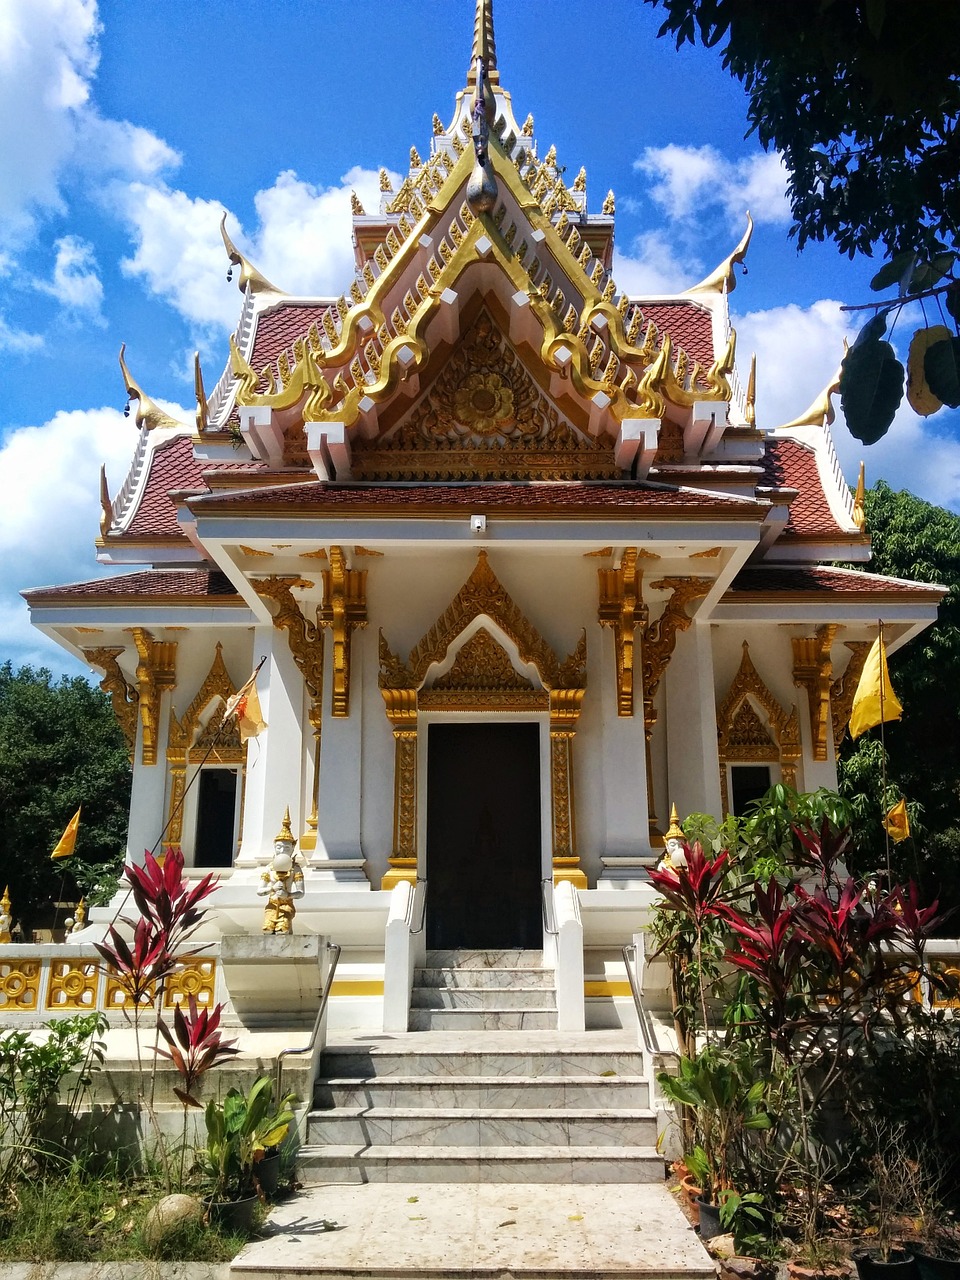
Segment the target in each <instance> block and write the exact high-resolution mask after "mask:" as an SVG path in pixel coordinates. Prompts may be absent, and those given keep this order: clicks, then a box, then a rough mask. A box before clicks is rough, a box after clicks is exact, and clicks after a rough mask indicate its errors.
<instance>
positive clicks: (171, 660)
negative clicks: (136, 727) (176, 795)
mask: <svg viewBox="0 0 960 1280" xmlns="http://www.w3.org/2000/svg"><path fill="white" fill-rule="evenodd" d="M132 634H133V642H134V644H135V645H136V646H137V654H138V656H139V659H140V660H139V662H138V663H137V688H138V689H139V693H140V696H139V699H138V702H137V707H138V710H139V712H140V724H141V727H142V730H143V733H142V738H141V747H140V758H141V762H142V763H143V764H145V765H155V764H156V763H157V738H158V736H159V727H160V699H161V698H162V697H163V695H164V693H166V692H168V691H169V690H171V689H175V688H176V685H177V642H176V640H154V638H153V636H152V635H151V634H150V632H149V631H147V630H146V629H145V628H144V627H134V628H133V629H132Z"/></svg>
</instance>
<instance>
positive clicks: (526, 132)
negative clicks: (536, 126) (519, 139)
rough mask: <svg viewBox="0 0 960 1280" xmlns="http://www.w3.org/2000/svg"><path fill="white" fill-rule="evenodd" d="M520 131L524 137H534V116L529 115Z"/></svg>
mask: <svg viewBox="0 0 960 1280" xmlns="http://www.w3.org/2000/svg"><path fill="white" fill-rule="evenodd" d="M520 133H521V134H522V136H523V137H524V138H532V137H533V116H532V115H528V116H527V118H526V120H524V122H523V128H522V129H521V130H520Z"/></svg>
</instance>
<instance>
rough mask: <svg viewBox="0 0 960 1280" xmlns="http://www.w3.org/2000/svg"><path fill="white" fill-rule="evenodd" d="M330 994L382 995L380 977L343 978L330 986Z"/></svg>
mask: <svg viewBox="0 0 960 1280" xmlns="http://www.w3.org/2000/svg"><path fill="white" fill-rule="evenodd" d="M330 994H331V995H332V996H382V995H383V979H382V978H343V979H341V980H339V981H335V982H334V984H333V986H332V987H331V988H330Z"/></svg>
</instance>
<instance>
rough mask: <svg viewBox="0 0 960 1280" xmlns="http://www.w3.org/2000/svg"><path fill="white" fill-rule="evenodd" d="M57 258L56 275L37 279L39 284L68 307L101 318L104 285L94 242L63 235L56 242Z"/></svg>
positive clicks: (54, 271) (44, 291) (37, 285)
mask: <svg viewBox="0 0 960 1280" xmlns="http://www.w3.org/2000/svg"><path fill="white" fill-rule="evenodd" d="M54 248H55V249H56V251H57V259H56V262H55V264H54V268H53V279H52V280H51V281H50V282H49V283H47V282H46V281H37V282H36V287H37V288H38V289H40V290H41V291H42V292H43V293H49V294H50V295H51V296H52V297H54V298H56V299H57V301H58V302H59V303H60V305H61V306H62V307H63V308H64V309H65V310H67V311H72V312H84V313H86V316H85V318H86V319H88V320H89V319H99V317H100V304H101V303H102V302H103V285H102V284H101V282H100V276H99V274H98V271H97V261H96V258H95V257H94V255H93V245H92V244H88V243H87V241H85V240H81V239H80V238H79V237H78V236H63V237H61V239H59V240H57V241H56V242H55V243H54Z"/></svg>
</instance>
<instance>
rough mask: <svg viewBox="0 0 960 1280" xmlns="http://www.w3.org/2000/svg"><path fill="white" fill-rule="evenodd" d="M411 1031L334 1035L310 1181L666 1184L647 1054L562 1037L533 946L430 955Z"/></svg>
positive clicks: (313, 1117) (310, 1131)
mask: <svg viewBox="0 0 960 1280" xmlns="http://www.w3.org/2000/svg"><path fill="white" fill-rule="evenodd" d="M427 961H428V963H427V965H426V966H425V967H424V968H423V969H421V970H418V971H417V976H416V979H415V984H416V985H415V998H416V1003H415V1005H414V1008H413V1009H412V1010H411V1026H412V1028H423V1029H422V1030H414V1029H411V1030H410V1031H409V1032H407V1033H406V1034H393V1035H386V1034H384V1035H383V1036H371V1037H369V1038H368V1040H367V1042H366V1043H364V1041H363V1038H362V1037H356V1038H354V1039H353V1040H352V1041H351V1042H349V1043H343V1044H336V1045H328V1046H327V1049H326V1051H325V1053H324V1056H323V1059H322V1061H321V1078H320V1079H319V1080H318V1081H317V1086H316V1091H315V1094H314V1109H313V1110H312V1111H311V1112H310V1115H309V1117H308V1121H307V1135H306V1136H307V1141H306V1144H305V1145H304V1147H303V1148H301V1152H300V1176H301V1178H302V1180H303V1181H304V1183H307V1184H310V1183H324V1182H340V1183H349V1182H355V1183H366V1182H407V1183H430V1182H451V1183H484V1182H502V1183H520V1182H523V1183H553V1184H570V1185H572V1184H587V1183H607V1184H611V1183H641V1182H662V1181H663V1177H664V1162H663V1158H662V1156H660V1155H658V1153H657V1151H656V1140H657V1134H656V1120H655V1116H654V1112H653V1111H652V1110H651V1098H650V1080H649V1071H648V1064H647V1063H646V1062H645V1059H644V1055H643V1053H642V1052H641V1050H640V1049H639V1048H636V1047H635V1046H634V1044H633V1043H631V1040H630V1037H629V1036H627V1035H626V1034H625V1033H617V1034H616V1035H612V1034H610V1033H603V1032H600V1033H594V1032H580V1033H561V1032H558V1031H556V1030H555V1029H553V1028H554V1027H555V1025H556V1014H555V1001H554V993H553V991H552V987H551V980H552V974H551V973H550V972H549V971H545V970H543V969H541V968H540V967H539V966H540V957H539V953H533V952H520V953H518V952H498V953H481V952H471V953H458V954H454V953H445V952H433V953H428V956H427Z"/></svg>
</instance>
